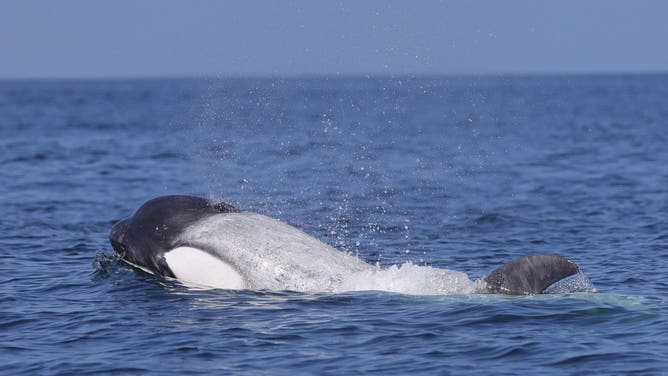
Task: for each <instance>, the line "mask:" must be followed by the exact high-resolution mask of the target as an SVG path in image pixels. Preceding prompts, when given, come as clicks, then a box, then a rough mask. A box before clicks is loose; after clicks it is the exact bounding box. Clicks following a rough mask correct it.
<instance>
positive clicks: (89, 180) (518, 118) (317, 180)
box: [0, 75, 668, 375]
mask: <svg viewBox="0 0 668 376" xmlns="http://www.w3.org/2000/svg"><path fill="white" fill-rule="evenodd" d="M666 119H668V76H666V75H639V76H614V75H610V76H586V75H581V76H533V77H521V76H518V77H442V78H438V77H434V78H414V77H394V78H380V77H348V78H341V77H320V78H317V77H314V78H308V79H307V78H266V79H251V78H246V79H241V78H239V79H211V80H188V79H181V80H168V79H165V80H115V81H104V80H97V81H96V80H90V81H77V80H73V81H57V80H55V81H54V80H51V81H2V82H0V161H1V163H2V168H1V169H0V203H1V204H2V216H0V333H1V335H0V373H2V374H92V373H95V374H113V373H116V374H144V373H161V374H267V375H285V374H289V375H294V374H361V373H375V374H382V375H388V374H430V375H431V374H481V375H487V374H527V373H537V372H541V373H544V374H564V373H566V374H584V373H586V374H631V373H633V374H636V373H639V374H665V373H668V355H667V354H668V339H667V338H668V301H667V298H668V283H667V282H666V278H667V277H668V190H667V188H666V187H668V120H666ZM174 193H179V194H195V195H202V196H207V197H210V198H215V199H220V200H224V201H227V202H229V203H231V204H234V205H235V206H237V207H239V208H241V209H243V210H248V211H253V212H257V213H261V214H264V215H267V216H270V217H274V218H278V219H280V220H282V221H284V222H286V223H289V224H291V225H293V226H296V227H298V228H300V229H302V230H304V231H305V232H307V233H309V234H311V235H313V236H315V237H316V238H318V239H320V240H322V241H324V242H326V243H327V244H329V245H332V246H334V247H336V248H337V249H339V250H341V251H342V252H348V253H349V254H352V255H355V256H357V257H359V258H360V259H362V260H364V261H366V262H368V263H371V264H377V265H378V267H380V268H384V269H386V270H387V271H388V273H387V274H388V277H387V278H386V279H384V280H383V281H380V282H378V286H379V289H380V290H382V288H381V287H383V284H384V283H386V284H391V283H393V280H392V278H391V275H392V271H393V270H395V269H396V268H398V266H402V265H404V266H405V265H411V266H415V267H417V266H420V267H424V266H429V267H432V268H440V269H449V270H456V271H460V272H464V273H466V274H467V275H468V276H469V277H470V278H471V279H472V280H475V279H476V278H479V277H482V276H484V275H485V274H486V273H488V272H490V271H491V270H493V269H494V268H496V267H497V266H499V265H501V264H503V263H505V262H508V261H510V260H512V259H513V258H516V257H520V256H523V255H527V254H532V253H554V254H560V255H563V256H566V257H568V258H570V259H572V260H573V261H575V262H576V263H578V265H579V266H580V267H581V269H582V270H583V271H584V273H585V274H586V275H587V277H588V278H589V279H590V280H591V282H592V283H593V284H594V285H595V286H596V288H597V289H598V292H597V293H569V294H549V295H547V294H543V295H536V296H524V297H510V296H500V295H481V294H470V293H455V294H450V295H432V294H398V293H392V292H386V291H378V290H371V291H356V292H344V293H325V292H322V293H297V292H290V291H252V290H245V291H224V290H198V289H193V288H190V287H188V286H185V285H183V284H181V283H179V282H177V281H171V280H165V279H163V278H159V277H156V276H152V275H148V274H146V273H143V272H141V271H138V270H134V269H132V268H130V267H128V266H126V265H124V264H123V263H120V262H119V261H118V260H117V259H116V258H115V257H114V255H113V251H112V249H111V246H110V244H109V242H108V234H109V230H110V229H111V226H112V225H113V224H114V223H115V222H116V221H118V220H120V219H122V218H124V217H126V216H128V215H130V214H132V212H133V211H134V210H135V209H136V208H137V207H138V206H139V205H141V204H142V203H143V202H144V201H146V200H148V199H150V198H153V197H156V196H159V195H163V194H174ZM417 269H419V268H417ZM401 283H408V284H410V283H413V279H411V278H408V279H405V278H404V279H402V280H401ZM415 283H419V281H417V280H416V281H415Z"/></svg>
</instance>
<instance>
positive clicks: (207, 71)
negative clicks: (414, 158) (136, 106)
mask: <svg viewBox="0 0 668 376" xmlns="http://www.w3.org/2000/svg"><path fill="white" fill-rule="evenodd" d="M667 39H668V1H659V0H657V1H646V0H643V1H640V0H639V1H630V0H629V1H616V0H573V1H571V0H568V1H565V0H559V1H538V0H526V1H501V0H488V1H482V0H481V1H464V0H462V1H401V2H398V1H361V0H357V1H313V0H311V1H308V0H304V1H235V2H231V1H207V0H192V1H167V0H144V1H141V0H132V1H130V0H120V1H119V0H113V1H95V0H61V1H33V0H27V1H26V0H20V1H3V2H0V78H22V77H28V78H33V77H137V76H140V77H142V76H174V75H177V76H191V75H197V76H200V75H221V76H228V75H301V74H306V75H313V74H461V73H474V74H475V73H537V72H548V73H562V72H657V71H658V72H666V71H668V48H667V47H666V46H667V45H668V43H667V42H666V40H667Z"/></svg>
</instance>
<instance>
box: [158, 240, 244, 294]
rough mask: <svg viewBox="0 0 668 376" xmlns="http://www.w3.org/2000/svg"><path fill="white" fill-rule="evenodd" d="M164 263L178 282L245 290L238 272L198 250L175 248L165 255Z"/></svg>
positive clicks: (216, 258)
mask: <svg viewBox="0 0 668 376" xmlns="http://www.w3.org/2000/svg"><path fill="white" fill-rule="evenodd" d="M165 261H166V262H167V265H168V266H169V268H170V269H171V270H172V272H173V273H174V276H176V278H177V279H179V280H180V281H183V282H187V283H192V284H195V285H199V286H206V287H216V288H222V289H231V290H240V289H243V288H245V283H244V279H243V278H242V277H241V275H240V274H239V272H237V271H236V270H235V269H234V268H233V267H232V266H230V265H229V264H227V263H226V262H224V261H222V260H221V259H220V258H218V257H214V256H212V255H210V254H208V253H206V252H204V251H202V250H200V249H197V248H192V247H178V248H175V249H173V250H171V251H169V252H167V253H165Z"/></svg>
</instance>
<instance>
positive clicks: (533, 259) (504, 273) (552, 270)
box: [483, 255, 580, 295]
mask: <svg viewBox="0 0 668 376" xmlns="http://www.w3.org/2000/svg"><path fill="white" fill-rule="evenodd" d="M579 272H580V268H579V267H578V266H577V265H575V263H574V262H573V261H570V260H568V259H567V258H565V257H561V256H557V255H531V256H525V257H521V258H518V259H516V260H513V261H511V262H509V263H508V264H505V265H502V266H500V267H499V268H497V269H496V270H494V271H493V272H491V273H490V274H489V275H487V276H486V277H484V278H483V280H484V281H485V282H486V283H487V290H488V292H489V293H492V294H508V295H531V294H540V293H541V292H543V291H544V290H545V289H546V288H548V287H549V286H550V285H552V284H553V283H555V282H557V281H560V280H562V279H564V278H566V277H568V276H571V275H574V274H576V273H579Z"/></svg>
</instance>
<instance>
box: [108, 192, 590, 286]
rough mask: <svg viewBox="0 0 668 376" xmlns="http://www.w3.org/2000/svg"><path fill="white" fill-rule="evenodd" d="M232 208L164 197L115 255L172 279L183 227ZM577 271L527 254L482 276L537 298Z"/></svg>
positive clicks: (120, 235) (127, 228)
mask: <svg viewBox="0 0 668 376" xmlns="http://www.w3.org/2000/svg"><path fill="white" fill-rule="evenodd" d="M237 212H239V210H238V209H236V208H235V207H233V206H231V205H228V204H225V203H222V202H214V201H211V200H207V199H205V198H201V197H195V196H183V195H174V196H162V197H158V198H155V199H152V200H150V201H147V202H146V203H145V204H144V205H142V206H141V207H140V208H139V209H138V210H137V211H136V212H135V213H134V214H133V215H132V216H130V217H128V218H127V219H124V220H122V221H120V222H118V223H117V224H116V225H114V227H113V228H112V230H111V233H110V234H109V240H110V241H111V245H112V247H113V248H114V250H115V251H116V253H117V254H118V255H119V256H120V257H121V258H122V259H124V260H126V261H127V262H129V263H131V264H134V265H138V266H140V267H142V268H145V269H147V270H149V271H151V272H153V273H155V274H158V275H161V276H165V277H172V278H174V277H175V276H174V273H173V272H172V271H171V270H170V269H169V266H168V265H167V263H166V262H165V257H164V255H165V252H168V251H169V250H171V249H174V248H177V247H179V246H183V245H187V244H179V240H178V239H179V235H180V234H181V232H183V230H184V229H185V228H187V227H188V226H189V225H191V224H193V223H194V222H196V221H198V220H201V219H203V218H205V217H207V216H213V215H219V214H221V213H237ZM579 272H580V269H579V268H578V266H577V265H576V264H575V263H573V262H572V261H570V260H568V259H566V258H564V257H562V256H557V255H530V256H525V257H521V258H519V259H516V260H514V261H511V262H510V263H507V264H505V265H502V266H500V267H499V268H497V269H496V270H494V271H493V272H491V273H490V274H489V275H487V276H486V277H484V278H483V280H484V281H485V282H486V284H487V292H488V293H491V294H507V295H531V294H540V293H542V292H543V291H544V290H545V289H546V288H548V287H549V286H550V285H552V284H554V283H555V282H558V281H560V280H562V279H564V278H566V277H569V276H572V275H575V274H577V273H579Z"/></svg>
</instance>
